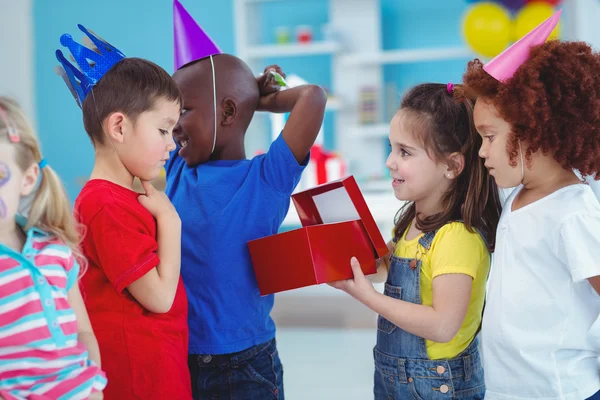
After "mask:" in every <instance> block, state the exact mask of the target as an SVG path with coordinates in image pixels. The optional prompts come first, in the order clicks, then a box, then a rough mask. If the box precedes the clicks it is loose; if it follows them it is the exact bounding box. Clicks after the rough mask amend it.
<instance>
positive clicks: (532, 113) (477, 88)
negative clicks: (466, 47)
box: [463, 40, 600, 180]
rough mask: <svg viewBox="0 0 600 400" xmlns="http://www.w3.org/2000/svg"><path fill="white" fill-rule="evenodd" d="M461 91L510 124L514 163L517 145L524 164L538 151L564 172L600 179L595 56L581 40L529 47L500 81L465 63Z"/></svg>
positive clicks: (599, 77)
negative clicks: (486, 102)
mask: <svg viewBox="0 0 600 400" xmlns="http://www.w3.org/2000/svg"><path fill="white" fill-rule="evenodd" d="M463 81H464V84H465V86H466V87H465V89H466V90H467V91H468V92H469V94H470V95H472V96H474V97H483V98H486V99H487V100H489V101H490V102H491V103H492V104H493V105H494V106H495V107H496V108H497V109H498V112H499V114H500V116H501V117H502V118H503V119H504V120H506V121H507V122H508V123H510V125H511V126H512V135H511V137H510V138H509V140H508V144H507V147H508V148H507V151H508V153H509V155H510V160H511V164H512V165H513V166H515V165H516V157H517V156H518V154H519V153H518V152H517V149H518V141H519V140H520V141H525V142H527V143H528V148H527V150H526V152H525V158H526V160H527V162H530V161H531V155H532V154H533V153H535V152H537V151H539V150H541V151H542V153H543V154H552V156H553V157H554V159H555V160H556V161H557V162H558V163H560V165H562V166H563V167H564V168H565V169H573V168H575V169H577V170H579V171H580V172H581V173H582V174H583V175H592V176H593V175H595V178H596V179H597V180H598V179H600V54H599V53H596V52H593V51H592V49H591V48H590V46H589V45H587V44H586V43H584V42H563V41H558V40H553V41H549V42H546V43H545V44H543V45H539V46H536V47H533V48H532V49H531V53H530V57H529V59H528V60H527V61H526V62H525V63H523V64H522V65H521V66H520V67H519V68H518V69H517V71H516V72H515V74H514V75H513V76H512V77H511V78H510V79H509V80H507V81H505V82H499V81H497V80H496V79H494V78H493V77H492V76H490V75H489V74H488V73H487V72H485V71H484V70H483V64H482V63H481V61H480V60H479V59H475V60H474V61H471V62H469V65H468V67H467V72H466V73H465V74H464V76H463Z"/></svg>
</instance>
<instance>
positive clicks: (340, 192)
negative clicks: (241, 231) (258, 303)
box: [248, 176, 388, 296]
mask: <svg viewBox="0 0 600 400" xmlns="http://www.w3.org/2000/svg"><path fill="white" fill-rule="evenodd" d="M292 201H293V202H294V206H295V207H296V211H297V212H298V216H299V217H300V222H301V223H302V228H300V229H296V230H293V231H289V232H283V233H279V234H276V235H272V236H267V237H264V238H261V239H256V240H252V241H250V242H248V247H249V249H250V256H251V258H252V264H253V265H254V272H255V273H256V279H257V281H258V287H259V289H260V293H261V295H263V296H264V295H267V294H273V293H277V292H282V291H285V290H290V289H297V288H301V287H305V286H310V285H315V284H320V283H325V282H333V281H337V280H341V279H348V278H351V277H352V269H351V268H350V258H352V257H356V258H357V259H358V261H359V262H360V264H361V267H362V270H363V272H364V273H365V274H366V275H368V274H374V273H375V272H377V267H376V260H377V259H378V258H381V257H383V256H384V255H386V254H387V253H388V248H387V244H386V242H385V240H384V239H383V237H382V236H381V233H380V232H379V228H378V227H377V224H376V223H375V220H374V219H373V215H372V214H371V211H369V208H368V207H367V203H366V202H365V199H364V197H363V195H362V193H361V192H360V189H359V188H358V185H357V184H356V180H355V179H354V177H352V176H350V177H347V178H344V179H340V180H337V181H333V182H329V183H326V184H323V185H320V186H317V187H315V188H312V189H309V190H306V191H303V192H300V193H296V194H294V195H293V196H292Z"/></svg>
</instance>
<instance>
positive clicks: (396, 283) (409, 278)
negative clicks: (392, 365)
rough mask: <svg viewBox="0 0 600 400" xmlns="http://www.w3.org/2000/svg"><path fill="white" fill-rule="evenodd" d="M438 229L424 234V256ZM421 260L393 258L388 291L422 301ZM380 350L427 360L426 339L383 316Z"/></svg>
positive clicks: (379, 333) (378, 336) (391, 294)
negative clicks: (406, 330) (399, 326)
mask: <svg viewBox="0 0 600 400" xmlns="http://www.w3.org/2000/svg"><path fill="white" fill-rule="evenodd" d="M435 234H436V231H434V232H428V233H426V234H424V235H423V236H421V238H420V239H419V245H420V246H421V247H422V249H420V250H421V251H420V252H419V254H420V255H423V254H425V252H427V250H429V249H430V248H431V243H432V242H433V238H434V237H435ZM420 279H421V260H420V259H409V258H400V257H396V256H392V257H391V263H390V270H389V273H388V279H387V282H386V283H385V291H384V294H385V295H386V296H390V297H392V298H395V299H400V300H403V301H407V302H410V303H414V304H421V281H420ZM376 348H377V350H378V351H380V352H383V353H385V354H388V355H390V356H394V357H403V358H416V359H426V358H427V349H426V347H425V339H423V338H421V337H418V336H415V335H413V334H412V333H408V332H405V331H404V330H402V329H400V328H398V327H397V326H396V325H394V324H393V323H392V322H390V321H388V320H387V319H385V318H384V317H382V316H381V315H380V316H379V318H378V321H377V346H376Z"/></svg>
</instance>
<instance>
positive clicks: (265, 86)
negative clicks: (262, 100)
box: [256, 65, 285, 97]
mask: <svg viewBox="0 0 600 400" xmlns="http://www.w3.org/2000/svg"><path fill="white" fill-rule="evenodd" d="M270 71H275V72H277V73H278V74H279V75H281V76H282V77H283V78H284V79H285V73H284V72H283V71H282V70H281V67H279V65H269V66H268V67H267V68H265V72H264V73H263V74H262V75H261V76H259V77H258V78H257V79H256V82H257V83H258V90H259V93H260V97H263V96H267V95H269V94H271V93H275V92H278V91H279V89H281V85H280V84H279V83H278V82H277V80H276V79H275V76H274V75H273V74H271V73H270Z"/></svg>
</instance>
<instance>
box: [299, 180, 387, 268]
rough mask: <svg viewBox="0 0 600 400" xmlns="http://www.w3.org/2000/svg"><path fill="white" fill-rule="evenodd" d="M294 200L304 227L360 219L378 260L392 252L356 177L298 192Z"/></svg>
mask: <svg viewBox="0 0 600 400" xmlns="http://www.w3.org/2000/svg"><path fill="white" fill-rule="evenodd" d="M292 200H293V202H294V206H295V207H296V211H297V212H298V216H299V217H300V222H301V223H302V226H303V227H307V226H312V225H320V224H330V223H336V222H345V221H354V220H360V221H361V222H362V223H363V225H364V227H365V230H366V231H367V235H368V236H369V240H370V241H371V244H372V245H373V251H374V255H375V258H380V257H383V256H384V255H386V254H387V253H388V248H387V244H386V243H385V240H384V239H383V237H382V236H381V232H380V231H379V228H378V227H377V223H375V219H374V218H373V215H372V214H371V211H370V210H369V207H368V206H367V202H366V201H365V199H364V197H363V195H362V193H361V191H360V189H359V187H358V184H357V183H356V180H355V179H354V177H353V176H349V177H346V178H342V179H339V180H336V181H332V182H328V183H325V184H322V185H319V186H316V187H314V188H312V189H308V190H305V191H302V192H298V193H296V194H294V195H292Z"/></svg>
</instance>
